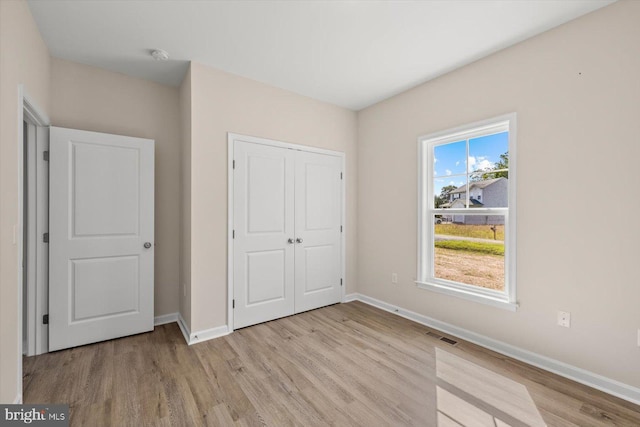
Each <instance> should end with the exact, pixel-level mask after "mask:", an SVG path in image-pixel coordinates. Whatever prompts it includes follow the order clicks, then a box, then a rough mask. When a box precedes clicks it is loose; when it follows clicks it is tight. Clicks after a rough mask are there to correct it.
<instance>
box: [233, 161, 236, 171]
mask: <svg viewBox="0 0 640 427" xmlns="http://www.w3.org/2000/svg"><path fill="white" fill-rule="evenodd" d="M235 168H236V161H235V160H234V161H233V169H235Z"/></svg>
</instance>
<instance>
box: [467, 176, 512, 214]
mask: <svg viewBox="0 0 640 427" xmlns="http://www.w3.org/2000/svg"><path fill="white" fill-rule="evenodd" d="M505 174H506V172H505ZM485 176H486V174H484V173H473V174H471V175H470V176H469V197H470V202H471V203H470V205H471V207H472V208H507V207H509V179H508V178H506V177H504V176H496V177H494V178H491V177H485ZM463 196H464V195H463Z"/></svg>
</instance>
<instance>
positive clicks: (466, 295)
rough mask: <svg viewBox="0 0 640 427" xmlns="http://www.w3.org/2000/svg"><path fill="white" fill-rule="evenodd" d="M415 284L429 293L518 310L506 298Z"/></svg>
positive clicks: (516, 304)
mask: <svg viewBox="0 0 640 427" xmlns="http://www.w3.org/2000/svg"><path fill="white" fill-rule="evenodd" d="M415 283H416V285H417V286H418V287H419V288H420V289H426V290H429V291H433V292H438V293H440V294H445V295H449V296H453V297H457V298H462V299H465V300H467V301H473V302H477V303H480V304H485V305H490V306H492V307H498V308H502V309H504V310H509V311H517V310H518V303H517V302H510V301H508V300H507V299H506V297H505V298H504V299H503V298H499V297H493V296H488V295H482V294H479V293H475V292H471V291H466V290H462V289H454V288H451V287H449V286H444V285H438V284H435V283H427V282H418V281H416V282H415Z"/></svg>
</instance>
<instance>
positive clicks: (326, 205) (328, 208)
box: [303, 162, 340, 230]
mask: <svg viewBox="0 0 640 427" xmlns="http://www.w3.org/2000/svg"><path fill="white" fill-rule="evenodd" d="M333 166H334V165H332V164H323V163H310V162H309V163H305V167H304V177H303V179H304V185H305V188H304V204H305V217H304V220H305V224H304V227H303V229H305V230H330V229H331V228H332V227H334V226H335V213H336V208H337V207H338V204H339V203H340V200H336V198H335V196H336V194H335V182H336V177H335V172H336V171H335V168H334V167H333ZM338 173H339V172H338Z"/></svg>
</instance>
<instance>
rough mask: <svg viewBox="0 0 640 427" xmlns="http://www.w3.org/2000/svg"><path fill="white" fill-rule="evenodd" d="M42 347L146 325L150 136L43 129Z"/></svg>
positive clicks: (149, 307)
mask: <svg viewBox="0 0 640 427" xmlns="http://www.w3.org/2000/svg"><path fill="white" fill-rule="evenodd" d="M49 150H50V155H49V160H50V162H49V163H50V164H49V170H50V177H49V234H50V236H49V350H50V351H54V350H60V349H63V348H69V347H75V346H79V345H83V344H89V343H93V342H97V341H103V340H108V339H113V338H117V337H121V336H126V335H131V334H136V333H140V332H146V331H150V330H153V258H154V248H153V240H154V210H153V209H154V141H152V140H148V139H142V138H132V137H126V136H119V135H108V134H102V133H96V132H87V131H80V130H75V129H64V128H57V127H51V131H50V147H49Z"/></svg>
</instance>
